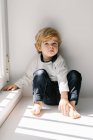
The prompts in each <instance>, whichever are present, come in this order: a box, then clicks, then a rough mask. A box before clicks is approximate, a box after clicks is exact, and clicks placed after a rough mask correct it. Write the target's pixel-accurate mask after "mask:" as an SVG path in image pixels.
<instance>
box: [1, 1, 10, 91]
mask: <svg viewBox="0 0 93 140" xmlns="http://www.w3.org/2000/svg"><path fill="white" fill-rule="evenodd" d="M8 81H9V42H8V16H7V0H0V89H1V88H2V87H3V86H4V85H5V84H6V83H7V82H8Z"/></svg>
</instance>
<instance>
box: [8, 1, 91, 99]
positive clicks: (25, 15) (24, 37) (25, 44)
mask: <svg viewBox="0 0 93 140" xmlns="http://www.w3.org/2000/svg"><path fill="white" fill-rule="evenodd" d="M7 6H8V27H9V29H8V30H9V49H10V50H9V53H10V81H11V82H14V81H16V80H17V79H18V78H20V77H21V76H22V75H23V73H24V72H25V70H26V68H27V66H28V64H29V62H30V59H31V58H32V56H33V54H35V51H36V50H35V49H34V43H35V42H34V36H35V34H36V33H37V31H38V30H39V29H40V28H43V27H45V26H52V27H55V28H56V29H57V30H58V31H59V32H60V33H61V35H62V38H63V44H62V46H61V51H62V52H63V54H64V57H65V59H66V61H67V64H68V66H69V69H77V70H79V71H80V72H81V74H82V77H83V81H82V88H81V95H82V96H87V95H88V96H89V95H92V94H93V85H92V73H93V63H92V60H93V55H92V52H93V0H7Z"/></svg>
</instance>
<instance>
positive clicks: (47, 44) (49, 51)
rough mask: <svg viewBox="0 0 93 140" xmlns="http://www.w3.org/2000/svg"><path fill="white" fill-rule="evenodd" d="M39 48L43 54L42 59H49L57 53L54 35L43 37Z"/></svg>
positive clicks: (56, 40) (56, 41)
mask: <svg viewBox="0 0 93 140" xmlns="http://www.w3.org/2000/svg"><path fill="white" fill-rule="evenodd" d="M39 50H40V51H41V53H42V55H43V59H44V61H49V60H51V58H52V57H53V56H54V55H56V54H57V53H58V39H57V38H56V37H52V38H50V39H44V40H43V41H42V43H41V47H40V48H39Z"/></svg>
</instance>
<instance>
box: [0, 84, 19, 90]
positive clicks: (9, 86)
mask: <svg viewBox="0 0 93 140" xmlns="http://www.w3.org/2000/svg"><path fill="white" fill-rule="evenodd" d="M17 88H18V87H17V86H16V85H15V84H13V85H6V86H5V87H3V88H2V89H1V90H2V91H9V90H16V89H17Z"/></svg>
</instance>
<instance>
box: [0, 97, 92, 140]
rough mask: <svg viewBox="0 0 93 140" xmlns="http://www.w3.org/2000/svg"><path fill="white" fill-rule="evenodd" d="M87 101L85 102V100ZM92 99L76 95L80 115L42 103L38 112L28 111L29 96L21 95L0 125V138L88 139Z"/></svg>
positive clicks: (30, 102) (6, 139)
mask: <svg viewBox="0 0 93 140" xmlns="http://www.w3.org/2000/svg"><path fill="white" fill-rule="evenodd" d="M86 103H88V104H86ZM92 103H93V99H91V98H80V101H79V104H78V106H77V108H78V109H77V110H78V111H79V112H80V114H81V118H80V119H71V118H69V117H65V116H63V115H62V114H61V113H60V112H59V111H58V109H57V106H44V107H43V110H42V113H41V116H38V117H35V116H33V115H32V114H31V108H32V106H33V104H32V100H31V99H30V98H29V97H23V98H22V100H21V101H20V102H19V103H18V105H17V106H16V107H15V109H14V110H13V111H12V113H11V114H10V116H9V117H8V119H7V120H6V122H5V123H4V124H3V125H2V127H1V128H0V139H1V140H21V139H22V140H62V139H63V140H92V139H93V107H92V106H91V104H92Z"/></svg>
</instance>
